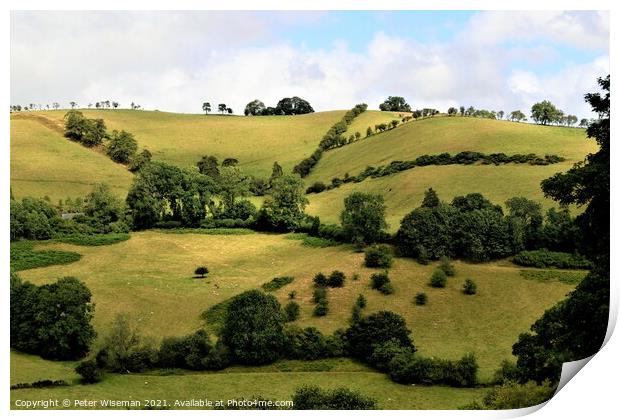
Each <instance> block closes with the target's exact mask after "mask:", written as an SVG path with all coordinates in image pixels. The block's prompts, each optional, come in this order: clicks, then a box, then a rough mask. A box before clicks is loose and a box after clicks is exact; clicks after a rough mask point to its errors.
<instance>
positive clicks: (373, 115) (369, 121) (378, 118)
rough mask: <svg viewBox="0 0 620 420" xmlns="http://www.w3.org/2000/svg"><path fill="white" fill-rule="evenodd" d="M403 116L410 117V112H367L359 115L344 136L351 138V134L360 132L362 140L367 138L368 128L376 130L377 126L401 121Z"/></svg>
mask: <svg viewBox="0 0 620 420" xmlns="http://www.w3.org/2000/svg"><path fill="white" fill-rule="evenodd" d="M401 115H402V116H405V115H409V113H408V112H388V111H372V110H367V111H365V112H362V113H361V114H360V115H358V116H357V117H356V118H355V119H354V120H353V122H352V123H351V125H350V126H349V127H348V128H347V132H346V133H345V134H344V136H346V137H349V136H350V135H351V134H355V132H356V131H358V132H359V133H360V134H361V135H362V138H363V137H366V129H367V128H368V127H370V128H372V129H373V131H374V129H375V124H381V123H385V124H389V123H390V121H392V120H395V119H396V120H399V121H400V120H401V119H402V117H401Z"/></svg>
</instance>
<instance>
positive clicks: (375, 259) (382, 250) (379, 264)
mask: <svg viewBox="0 0 620 420" xmlns="http://www.w3.org/2000/svg"><path fill="white" fill-rule="evenodd" d="M364 263H365V264H366V267H369V268H390V267H391V266H392V250H391V249H390V247H388V246H387V245H374V246H370V247H368V248H366V250H365V251H364Z"/></svg>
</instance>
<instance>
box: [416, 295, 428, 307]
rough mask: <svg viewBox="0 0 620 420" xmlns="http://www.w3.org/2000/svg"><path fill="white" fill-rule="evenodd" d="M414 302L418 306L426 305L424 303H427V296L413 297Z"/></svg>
mask: <svg viewBox="0 0 620 420" xmlns="http://www.w3.org/2000/svg"><path fill="white" fill-rule="evenodd" d="M414 302H415V304H416V305H418V306H423V305H426V302H428V296H426V293H418V294H417V295H415V299H414Z"/></svg>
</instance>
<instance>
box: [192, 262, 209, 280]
mask: <svg viewBox="0 0 620 420" xmlns="http://www.w3.org/2000/svg"><path fill="white" fill-rule="evenodd" d="M194 274H195V275H197V276H200V277H201V278H203V279H204V277H205V276H206V275H207V274H209V269H208V268H207V267H206V266H204V265H201V266H199V267H196V269H195V270H194Z"/></svg>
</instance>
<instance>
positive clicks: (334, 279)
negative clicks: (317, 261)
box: [326, 270, 346, 287]
mask: <svg viewBox="0 0 620 420" xmlns="http://www.w3.org/2000/svg"><path fill="white" fill-rule="evenodd" d="M345 279H346V276H345V274H344V273H343V272H342V271H338V270H334V271H332V273H331V274H330V275H329V277H328V278H327V283H326V286H327V287H342V286H344V281H345Z"/></svg>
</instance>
